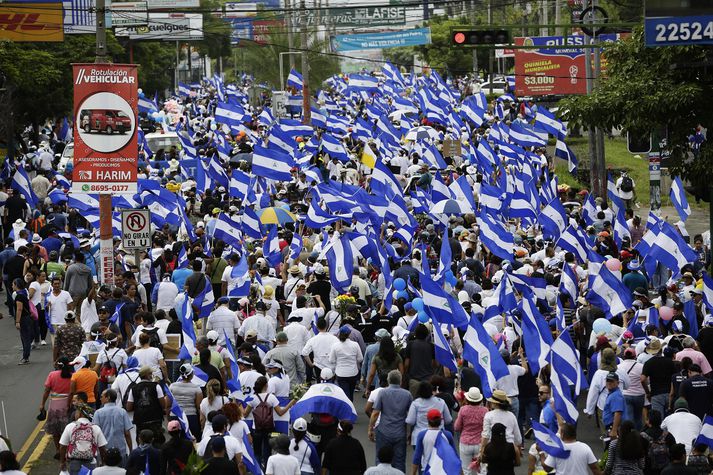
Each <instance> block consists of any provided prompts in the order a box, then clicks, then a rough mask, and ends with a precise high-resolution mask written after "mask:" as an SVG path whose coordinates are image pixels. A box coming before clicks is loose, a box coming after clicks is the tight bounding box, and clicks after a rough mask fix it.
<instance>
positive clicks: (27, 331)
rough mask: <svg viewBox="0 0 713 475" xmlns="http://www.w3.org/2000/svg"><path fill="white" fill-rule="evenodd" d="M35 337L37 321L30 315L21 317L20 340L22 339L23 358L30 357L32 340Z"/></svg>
mask: <svg viewBox="0 0 713 475" xmlns="http://www.w3.org/2000/svg"><path fill="white" fill-rule="evenodd" d="M34 337H35V321H34V320H33V319H32V317H30V316H24V317H20V340H21V341H22V359H23V360H29V359H30V350H32V340H33V338H34Z"/></svg>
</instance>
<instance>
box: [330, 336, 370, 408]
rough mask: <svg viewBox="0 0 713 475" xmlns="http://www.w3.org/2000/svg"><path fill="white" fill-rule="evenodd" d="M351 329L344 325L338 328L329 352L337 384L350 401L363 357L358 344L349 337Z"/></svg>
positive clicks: (352, 398) (352, 397)
mask: <svg viewBox="0 0 713 475" xmlns="http://www.w3.org/2000/svg"><path fill="white" fill-rule="evenodd" d="M351 332H352V330H351V328H349V327H348V326H346V325H344V326H342V327H340V328H339V334H338V335H337V336H338V337H339V342H337V343H335V344H334V346H332V350H331V351H330V352H329V362H330V363H331V365H332V366H333V367H334V374H335V375H336V376H337V386H339V387H340V388H342V391H344V394H346V396H347V397H348V398H349V400H350V401H353V400H354V389H355V388H356V384H357V380H358V379H359V368H360V367H361V362H362V360H363V359H364V355H363V354H362V352H361V348H360V347H359V344H357V343H356V342H354V341H351V340H350V339H349V334H351Z"/></svg>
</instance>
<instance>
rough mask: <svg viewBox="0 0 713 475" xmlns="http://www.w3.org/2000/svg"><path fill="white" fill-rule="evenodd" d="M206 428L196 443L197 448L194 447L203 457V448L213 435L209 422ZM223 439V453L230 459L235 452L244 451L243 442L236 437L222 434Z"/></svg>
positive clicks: (233, 456)
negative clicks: (199, 440) (198, 442)
mask: <svg viewBox="0 0 713 475" xmlns="http://www.w3.org/2000/svg"><path fill="white" fill-rule="evenodd" d="M206 429H207V430H206V432H204V433H203V438H202V439H201V442H200V444H198V448H197V449H196V452H198V455H200V456H201V457H203V455H204V454H205V449H206V447H207V446H208V441H209V440H210V436H211V435H213V430H212V429H211V427H210V424H208V425H207V427H206ZM223 439H225V454H226V455H227V456H228V458H229V459H230V460H233V459H234V458H235V455H236V454H242V453H243V452H245V447H244V446H243V442H242V441H240V440H238V439H236V438H235V437H233V436H232V435H230V434H227V435H223Z"/></svg>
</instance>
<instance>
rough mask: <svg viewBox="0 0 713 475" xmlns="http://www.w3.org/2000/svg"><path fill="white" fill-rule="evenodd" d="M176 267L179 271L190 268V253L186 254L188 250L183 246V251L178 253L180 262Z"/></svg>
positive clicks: (180, 250)
mask: <svg viewBox="0 0 713 475" xmlns="http://www.w3.org/2000/svg"><path fill="white" fill-rule="evenodd" d="M176 267H177V268H178V269H187V268H188V253H186V248H185V246H183V245H181V249H179V251H178V261H177V262H176Z"/></svg>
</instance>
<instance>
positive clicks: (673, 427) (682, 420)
mask: <svg viewBox="0 0 713 475" xmlns="http://www.w3.org/2000/svg"><path fill="white" fill-rule="evenodd" d="M701 425H702V422H701V419H700V418H699V417H698V416H697V415H695V414H691V412H690V411H689V410H688V402H687V401H686V400H685V399H684V398H682V397H680V398H678V399H676V402H674V403H673V414H671V415H669V416H667V417H666V418H665V419H664V420H663V421H662V422H661V429H663V430H664V431H668V432H669V433H670V434H671V435H672V436H673V438H674V439H676V442H677V443H679V444H683V445H685V446H686V453H689V452H690V451H691V445H692V443H693V441H694V440H695V439H696V438H697V437H698V434H700V432H701Z"/></svg>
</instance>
